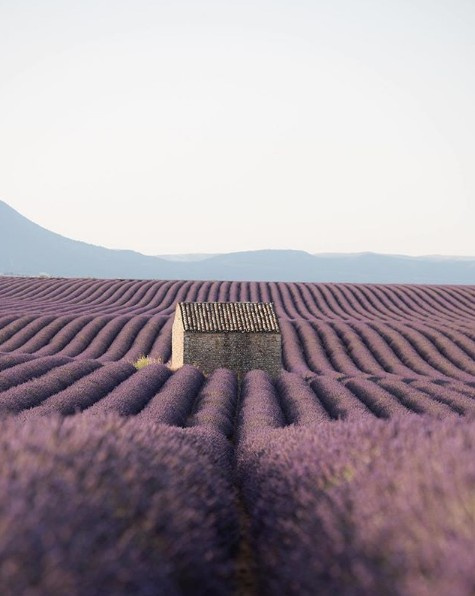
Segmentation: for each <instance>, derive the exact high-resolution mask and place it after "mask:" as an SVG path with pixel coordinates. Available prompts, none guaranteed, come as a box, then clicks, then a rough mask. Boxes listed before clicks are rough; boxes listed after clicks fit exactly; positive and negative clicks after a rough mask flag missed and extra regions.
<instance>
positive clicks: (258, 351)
mask: <svg viewBox="0 0 475 596" xmlns="http://www.w3.org/2000/svg"><path fill="white" fill-rule="evenodd" d="M281 351H282V348H281V337H280V335H279V334H278V333H197V332H193V333H185V334H184V354H183V362H184V364H192V365H193V366H196V367H197V368H199V369H200V370H201V371H202V372H204V373H205V374H209V373H211V372H212V371H213V370H216V369H217V368H221V367H224V368H229V369H231V370H234V371H235V372H236V373H237V374H238V375H240V376H242V375H243V374H244V373H246V372H248V371H250V370H253V369H256V368H259V369H262V370H265V371H267V372H268V373H269V374H271V375H272V376H277V375H278V374H279V371H280V369H281V367H282V356H281Z"/></svg>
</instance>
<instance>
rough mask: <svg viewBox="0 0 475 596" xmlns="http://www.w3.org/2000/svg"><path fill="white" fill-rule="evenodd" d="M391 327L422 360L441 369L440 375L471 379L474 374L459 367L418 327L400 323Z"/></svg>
mask: <svg viewBox="0 0 475 596" xmlns="http://www.w3.org/2000/svg"><path fill="white" fill-rule="evenodd" d="M391 328H392V329H394V331H396V333H398V334H399V335H400V336H401V337H402V338H404V340H406V341H407V342H408V344H409V345H410V346H411V348H413V349H414V350H415V352H416V353H417V354H418V356H419V357H420V359H421V360H423V361H424V362H426V363H427V364H428V365H429V366H431V367H432V368H433V369H434V370H436V371H439V375H440V374H442V375H445V376H448V377H453V378H455V379H462V380H466V381H469V380H471V378H473V375H472V374H470V373H467V372H466V371H464V370H462V369H460V368H459V367H457V366H456V365H455V364H454V363H453V362H452V361H451V360H449V359H448V358H446V357H445V356H444V354H443V353H442V352H441V351H440V350H438V349H437V346H436V345H435V344H434V343H433V342H432V341H430V340H429V339H428V338H427V337H425V336H424V335H423V334H422V333H420V332H418V331H417V330H416V329H414V328H411V327H408V326H407V325H398V326H397V327H396V326H393V325H391Z"/></svg>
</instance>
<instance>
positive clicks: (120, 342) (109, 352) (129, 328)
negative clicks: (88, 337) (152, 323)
mask: <svg viewBox="0 0 475 596" xmlns="http://www.w3.org/2000/svg"><path fill="white" fill-rule="evenodd" d="M148 320H149V319H148V317H140V316H138V317H127V318H126V319H125V318H124V320H123V321H122V323H123V324H122V327H120V328H119V329H118V330H117V331H116V332H115V333H113V335H112V342H111V343H110V344H109V346H108V347H105V348H104V349H102V350H101V353H100V354H97V355H96V356H94V358H97V359H98V360H99V362H113V361H115V360H120V359H121V358H122V357H123V356H124V354H126V353H127V352H128V351H129V350H130V349H131V347H132V346H133V345H134V344H135V341H136V337H137V336H138V335H139V333H140V331H142V329H143V328H144V327H145V325H146V324H147V321H148ZM105 345H106V344H104V346H105ZM98 348H99V346H98Z"/></svg>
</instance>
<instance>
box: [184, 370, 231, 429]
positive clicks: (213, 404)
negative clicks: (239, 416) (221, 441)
mask: <svg viewBox="0 0 475 596" xmlns="http://www.w3.org/2000/svg"><path fill="white" fill-rule="evenodd" d="M237 397H238V382H237V377H236V375H235V373H233V372H232V371H230V370H228V369H225V368H221V369H217V370H215V371H214V372H213V373H212V374H211V375H210V376H209V378H208V379H207V380H206V382H205V384H204V385H203V386H202V388H201V390H200V392H199V393H198V396H197V398H196V400H195V402H194V405H193V409H192V411H191V413H190V415H189V417H188V420H187V422H186V426H187V427H194V426H196V427H199V428H209V429H211V430H215V431H218V432H220V433H221V434H223V435H224V436H226V437H227V438H228V439H231V438H232V436H233V433H234V419H235V413H236V407H237Z"/></svg>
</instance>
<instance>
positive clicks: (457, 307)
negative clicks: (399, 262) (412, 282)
mask: <svg viewBox="0 0 475 596" xmlns="http://www.w3.org/2000/svg"><path fill="white" fill-rule="evenodd" d="M398 289H399V291H400V292H401V293H402V292H406V293H409V292H412V293H413V294H416V295H417V298H418V300H420V301H421V303H422V304H425V303H427V304H431V305H432V306H433V307H434V308H437V310H438V311H440V312H441V313H442V314H444V315H446V316H452V317H456V318H457V319H463V320H471V321H474V320H475V314H474V312H473V304H472V305H471V307H470V306H469V305H466V304H465V303H464V301H463V300H460V298H459V300H454V299H453V297H452V294H451V292H450V287H444V288H441V287H440V286H434V287H431V286H427V287H425V286H424V287H423V286H414V287H412V288H407V287H406V286H399V287H398Z"/></svg>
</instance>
